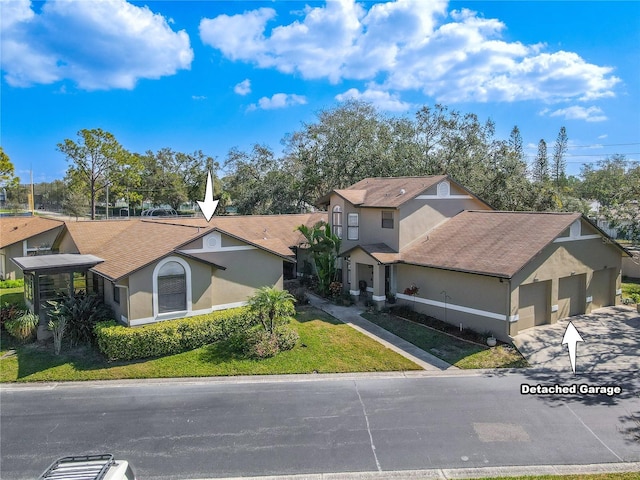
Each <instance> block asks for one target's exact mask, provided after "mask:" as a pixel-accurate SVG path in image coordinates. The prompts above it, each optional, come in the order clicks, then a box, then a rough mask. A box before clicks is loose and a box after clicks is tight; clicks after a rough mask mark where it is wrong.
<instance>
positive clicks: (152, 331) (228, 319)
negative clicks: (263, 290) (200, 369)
mask: <svg viewBox="0 0 640 480" xmlns="http://www.w3.org/2000/svg"><path fill="white" fill-rule="evenodd" d="M249 322H250V317H249V315H248V310H247V309H246V308H234V309H229V310H223V311H220V312H213V313H209V314H207V315H198V316H196V317H189V318H183V319H180V320H167V321H164V322H160V323H154V324H152V325H145V326H143V327H134V328H131V327H124V326H122V325H117V324H116V322H115V321H109V322H100V323H98V324H97V325H96V327H95V333H96V338H97V343H98V348H99V349H100V351H101V352H102V353H103V355H105V356H106V357H107V358H108V359H109V360H134V359H140V358H149V357H157V356H161V355H173V354H176V353H180V352H184V351H187V350H193V349H195V348H200V347H202V346H204V345H209V344H211V343H215V342H218V341H221V340H227V339H230V338H232V337H233V336H235V335H237V334H239V333H243V332H244V331H246V329H247V328H248V325H249Z"/></svg>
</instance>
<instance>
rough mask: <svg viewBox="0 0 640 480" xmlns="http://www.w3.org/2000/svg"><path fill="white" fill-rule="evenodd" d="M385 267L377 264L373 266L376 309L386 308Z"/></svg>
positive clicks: (373, 298) (373, 297)
mask: <svg viewBox="0 0 640 480" xmlns="http://www.w3.org/2000/svg"><path fill="white" fill-rule="evenodd" d="M384 267H385V266H384V265H381V264H375V265H374V266H373V296H372V300H373V301H374V303H375V305H376V308H382V307H384V302H385V300H386V297H385V294H384Z"/></svg>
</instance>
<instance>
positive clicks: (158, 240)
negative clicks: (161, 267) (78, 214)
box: [67, 220, 202, 280]
mask: <svg viewBox="0 0 640 480" xmlns="http://www.w3.org/2000/svg"><path fill="white" fill-rule="evenodd" d="M69 227H71V228H69ZM67 228H69V231H70V233H71V235H72V238H73V240H74V242H75V244H76V246H77V247H78V249H79V251H80V253H84V254H87V253H91V254H94V255H97V256H99V257H100V258H102V259H104V263H101V264H100V265H97V266H96V267H95V268H94V269H93V270H94V271H96V272H98V273H100V274H102V275H105V276H106V277H108V278H111V279H114V280H115V279H118V278H121V277H123V276H126V275H128V274H130V273H132V272H134V271H136V270H138V269H140V268H142V267H144V266H146V265H148V264H149V263H151V262H154V261H155V260H157V259H159V258H162V257H164V256H166V255H168V254H170V253H171V252H173V251H174V250H175V248H176V247H177V246H178V245H180V244H182V243H185V242H187V241H189V240H192V239H194V238H196V237H198V236H199V235H200V233H201V230H202V229H198V228H196V227H188V226H181V225H166V224H164V225H163V224H159V223H155V222H145V221H141V220H122V221H111V222H107V221H99V222H70V223H69V224H68V225H67ZM97 237H102V238H97Z"/></svg>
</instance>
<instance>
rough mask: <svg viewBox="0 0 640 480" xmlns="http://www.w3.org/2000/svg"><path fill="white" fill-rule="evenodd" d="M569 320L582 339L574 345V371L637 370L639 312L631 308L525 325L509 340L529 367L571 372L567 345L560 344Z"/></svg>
mask: <svg viewBox="0 0 640 480" xmlns="http://www.w3.org/2000/svg"><path fill="white" fill-rule="evenodd" d="M569 320H571V322H572V323H573V325H574V326H575V327H576V329H577V330H578V332H579V333H580V335H581V336H582V338H583V340H584V342H580V343H578V347H577V354H576V373H587V372H598V373H600V372H620V371H626V372H637V371H638V370H640V314H638V312H637V311H636V309H635V308H632V307H626V306H617V307H605V308H601V309H598V310H595V311H594V312H593V313H590V314H588V315H577V316H575V317H571V318H568V319H564V320H561V321H559V322H558V323H556V324H554V325H541V326H538V327H534V328H528V329H526V330H523V331H522V332H520V333H519V334H518V335H516V336H515V337H514V339H513V342H514V344H515V345H516V347H518V350H520V352H521V353H522V355H524V356H525V358H526V359H527V360H528V361H529V363H530V365H531V366H532V367H534V368H549V369H552V370H566V371H568V372H571V363H570V360H569V354H568V351H567V346H566V345H562V337H563V335H564V332H565V330H566V328H567V325H568V324H569Z"/></svg>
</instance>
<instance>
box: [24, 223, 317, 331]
mask: <svg viewBox="0 0 640 480" xmlns="http://www.w3.org/2000/svg"><path fill="white" fill-rule="evenodd" d="M325 217H326V215H325V214H322V213H320V214H317V213H312V214H302V215H273V216H251V217H242V216H236V217H214V218H213V219H212V220H211V222H207V221H206V220H204V219H197V218H186V219H181V218H179V217H174V218H171V219H153V218H152V219H144V220H142V219H136V220H133V219H132V220H114V221H96V222H91V221H81V222H73V221H71V222H66V224H65V228H64V230H63V231H62V233H61V234H60V235H59V236H58V238H57V239H56V241H55V243H54V245H53V249H54V251H55V252H57V253H58V255H50V256H48V257H39V258H37V259H31V258H28V257H19V258H15V259H14V261H15V263H17V264H18V265H19V266H20V267H21V268H22V269H23V270H24V273H25V297H26V300H27V303H28V304H29V305H30V306H31V307H32V308H33V309H34V310H35V311H36V312H37V313H39V314H40V316H41V318H42V319H43V321H44V319H46V316H45V315H44V309H45V308H46V300H49V299H51V298H54V297H55V295H56V294H57V293H59V292H61V291H62V292H68V291H69V290H71V289H73V290H75V291H78V290H85V289H87V290H90V291H97V292H100V293H102V295H103V296H104V299H105V302H106V303H107V304H109V305H110V306H111V307H112V308H113V310H114V313H115V315H116V319H118V320H119V321H120V322H122V323H123V324H125V325H129V326H136V325H143V324H147V323H153V322H157V321H162V320H167V319H172V318H179V317H188V316H192V315H198V314H203V313H208V312H212V311H214V310H222V309H226V308H232V307H237V306H240V305H244V304H245V303H246V301H247V299H248V297H249V296H250V295H252V294H253V293H254V292H255V289H257V288H259V287H262V286H274V285H275V286H278V287H280V288H282V286H283V279H284V278H285V277H287V276H295V275H296V247H297V246H298V245H299V244H300V243H302V242H303V240H304V239H303V237H302V236H301V234H300V233H299V232H298V231H297V230H296V227H297V226H299V225H302V224H305V225H309V226H311V225H313V224H315V223H317V222H318V221H319V220H321V219H323V218H325Z"/></svg>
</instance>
